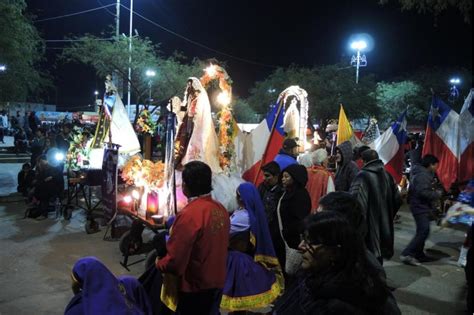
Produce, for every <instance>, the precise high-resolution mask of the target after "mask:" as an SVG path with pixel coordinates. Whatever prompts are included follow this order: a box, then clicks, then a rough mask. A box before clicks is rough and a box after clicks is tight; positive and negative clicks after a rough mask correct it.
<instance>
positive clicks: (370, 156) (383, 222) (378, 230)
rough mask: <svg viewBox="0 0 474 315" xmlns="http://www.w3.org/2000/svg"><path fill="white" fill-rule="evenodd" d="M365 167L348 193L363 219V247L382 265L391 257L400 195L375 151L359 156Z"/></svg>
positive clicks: (367, 151)
mask: <svg viewBox="0 0 474 315" xmlns="http://www.w3.org/2000/svg"><path fill="white" fill-rule="evenodd" d="M362 159H363V161H364V163H365V164H364V167H363V168H362V170H361V171H360V173H359V174H358V175H357V177H356V178H355V179H354V181H353V183H352V186H351V189H350V192H351V193H352V194H353V195H354V196H356V198H357V200H358V201H359V204H360V206H361V210H362V214H363V216H364V218H365V224H366V227H367V230H366V231H367V234H366V237H365V244H366V246H367V249H368V250H369V251H371V252H372V253H373V254H374V255H375V256H376V257H377V259H378V260H379V261H380V263H382V257H384V258H391V257H392V256H393V243H394V231H393V218H394V216H395V213H396V211H398V209H399V208H400V206H401V199H400V194H399V192H398V188H397V187H396V185H395V181H394V180H393V178H392V176H391V175H390V174H389V173H388V172H387V171H385V168H384V164H383V162H382V161H381V160H379V157H378V154H377V152H376V151H374V150H366V151H364V152H363V153H362Z"/></svg>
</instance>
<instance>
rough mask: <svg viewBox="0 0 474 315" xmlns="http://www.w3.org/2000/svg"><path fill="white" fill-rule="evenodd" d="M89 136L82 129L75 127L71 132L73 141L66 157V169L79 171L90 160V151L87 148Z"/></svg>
mask: <svg viewBox="0 0 474 315" xmlns="http://www.w3.org/2000/svg"><path fill="white" fill-rule="evenodd" d="M87 140H88V138H87V136H85V134H84V133H83V129H82V128H80V127H74V128H73V130H72V131H71V141H70V144H69V149H68V152H67V155H66V167H67V168H68V169H70V170H72V171H78V170H79V169H81V167H82V166H84V161H85V160H88V157H89V149H88V147H87Z"/></svg>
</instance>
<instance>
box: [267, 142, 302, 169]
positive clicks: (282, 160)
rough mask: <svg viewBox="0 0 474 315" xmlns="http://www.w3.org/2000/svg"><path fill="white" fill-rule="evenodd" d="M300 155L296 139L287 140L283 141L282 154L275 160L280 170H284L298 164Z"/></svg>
mask: <svg viewBox="0 0 474 315" xmlns="http://www.w3.org/2000/svg"><path fill="white" fill-rule="evenodd" d="M297 155H298V143H296V140H295V139H285V141H283V145H282V148H281V150H280V152H278V154H277V155H276V156H275V158H274V159H273V160H274V161H275V162H277V163H278V166H279V167H280V170H284V169H285V168H287V167H288V166H290V165H291V164H297V163H298V162H297V161H296V156H297Z"/></svg>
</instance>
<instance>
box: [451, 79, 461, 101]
mask: <svg viewBox="0 0 474 315" xmlns="http://www.w3.org/2000/svg"><path fill="white" fill-rule="evenodd" d="M449 83H451V88H450V89H449V97H448V100H449V101H450V102H451V103H454V101H455V100H457V98H458V97H459V90H458V87H457V85H459V84H461V79H459V78H457V77H454V78H451V79H450V80H449Z"/></svg>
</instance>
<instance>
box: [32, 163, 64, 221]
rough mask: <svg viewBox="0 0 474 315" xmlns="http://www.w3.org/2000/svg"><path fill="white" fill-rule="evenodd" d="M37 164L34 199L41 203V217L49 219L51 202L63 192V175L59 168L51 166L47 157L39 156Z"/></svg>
mask: <svg viewBox="0 0 474 315" xmlns="http://www.w3.org/2000/svg"><path fill="white" fill-rule="evenodd" d="M36 164H37V165H36V178H35V180H34V197H35V199H36V200H37V201H38V203H39V208H40V212H41V215H42V216H43V217H47V216H48V206H49V202H50V201H51V199H53V198H59V197H60V196H61V194H62V192H63V187H62V185H63V175H62V173H61V172H60V171H59V170H58V169H57V168H55V167H52V166H51V165H49V163H48V160H47V158H46V156H45V155H41V156H39V157H38V160H37V162H36Z"/></svg>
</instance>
